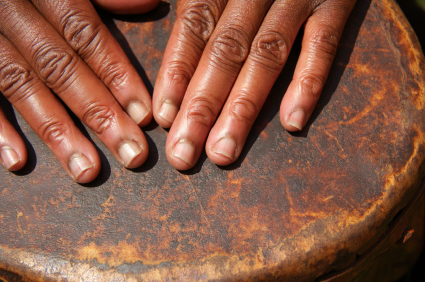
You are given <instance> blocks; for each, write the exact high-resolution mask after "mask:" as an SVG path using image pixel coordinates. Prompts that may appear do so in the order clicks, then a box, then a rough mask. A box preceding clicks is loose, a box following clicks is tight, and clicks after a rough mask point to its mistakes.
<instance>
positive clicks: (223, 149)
mask: <svg viewBox="0 0 425 282" xmlns="http://www.w3.org/2000/svg"><path fill="white" fill-rule="evenodd" d="M182 2H183V3H182V4H181V7H180V9H179V13H178V19H177V21H176V23H175V25H174V29H173V32H172V34H171V37H170V40H169V43H168V46H167V49H166V51H165V54H164V58H163V62H162V66H161V69H160V72H159V76H158V80H157V82H156V84H155V90H154V97H153V114H154V118H155V120H156V121H157V122H158V124H159V125H161V126H163V127H170V126H171V129H170V132H169V135H168V139H167V144H166V154H167V158H168V160H169V161H170V163H171V164H172V165H173V166H174V167H175V168H177V169H181V170H185V169H189V168H191V167H193V166H194V164H195V163H196V161H197V160H198V158H199V156H200V154H201V152H202V149H203V146H204V144H205V142H206V152H207V154H208V157H209V158H210V160H211V161H212V162H214V163H216V164H218V165H228V164H230V163H232V162H234V161H235V160H236V159H237V158H238V157H239V154H240V153H241V151H242V147H243V146H244V143H245V140H246V137H247V135H248V133H249V131H250V129H251V127H252V125H253V123H254V121H255V119H256V117H257V115H258V113H259V111H260V109H261V107H262V105H263V103H264V101H265V99H266V97H267V95H268V93H269V92H270V90H271V88H272V86H273V84H274V82H275V81H276V79H277V77H278V76H279V74H280V72H281V70H282V69H283V66H284V65H285V62H286V59H287V57H288V55H289V52H290V50H291V47H292V45H293V42H294V40H295V38H296V36H297V33H298V31H299V30H300V28H301V27H302V26H303V24H305V27H304V38H303V42H302V50H301V55H300V57H299V60H298V64H297V67H296V70H295V73H294V77H293V80H292V82H291V84H290V86H289V88H288V90H287V93H286V94H285V96H284V98H283V101H282V104H281V108H280V120H281V123H282V125H283V126H284V127H285V128H286V129H287V130H289V131H297V130H301V129H302V128H303V126H304V125H305V124H306V122H307V121H308V119H309V117H310V115H311V113H312V112H313V109H314V107H315V104H316V103H317V101H318V99H319V96H320V93H321V91H322V88H323V86H324V84H325V81H326V79H327V76H328V73H329V70H330V67H331V65H332V61H333V59H334V56H335V53H336V50H337V45H338V42H339V39H340V37H341V34H342V31H343V29H344V25H345V22H346V20H347V18H348V16H349V14H350V12H351V10H352V8H353V6H354V4H355V2H356V0H252V1H246V0H184V1H182ZM220 111H221V113H220ZM219 113H220V115H219ZM218 115H219V116H218ZM207 137H208V139H207Z"/></svg>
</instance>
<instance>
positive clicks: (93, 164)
mask: <svg viewBox="0 0 425 282" xmlns="http://www.w3.org/2000/svg"><path fill="white" fill-rule="evenodd" d="M87 155H88V156H87ZM67 171H68V174H69V175H70V176H71V178H72V179H74V180H75V182H78V183H89V182H91V181H93V180H94V179H95V178H96V177H97V176H98V174H99V172H100V159H99V156H98V155H97V153H96V154H95V155H92V154H89V153H88V152H85V153H84V154H83V153H75V154H73V155H72V156H71V158H70V159H69V162H68V170H67Z"/></svg>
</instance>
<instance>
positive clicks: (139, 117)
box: [127, 101, 152, 127]
mask: <svg viewBox="0 0 425 282" xmlns="http://www.w3.org/2000/svg"><path fill="white" fill-rule="evenodd" d="M127 113H128V115H129V116H130V117H131V119H132V120H134V121H135V122H136V124H137V125H139V126H140V127H144V126H147V125H148V124H149V123H150V122H151V121H152V110H151V109H150V108H149V107H148V106H147V105H146V104H145V103H142V102H140V101H133V102H131V103H130V104H129V105H128V107H127Z"/></svg>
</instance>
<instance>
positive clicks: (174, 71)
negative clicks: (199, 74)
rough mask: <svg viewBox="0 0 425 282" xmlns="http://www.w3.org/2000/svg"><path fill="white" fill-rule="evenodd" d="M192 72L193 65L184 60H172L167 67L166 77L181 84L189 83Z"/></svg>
mask: <svg viewBox="0 0 425 282" xmlns="http://www.w3.org/2000/svg"><path fill="white" fill-rule="evenodd" d="M193 72H194V70H193V67H192V66H191V65H190V64H188V63H187V62H184V61H179V62H172V63H170V65H169V66H168V68H167V75H168V77H169V78H170V79H171V80H172V81H174V82H177V83H181V84H189V81H190V80H191V78H192V75H193Z"/></svg>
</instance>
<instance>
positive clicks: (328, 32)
mask: <svg viewBox="0 0 425 282" xmlns="http://www.w3.org/2000/svg"><path fill="white" fill-rule="evenodd" d="M355 2H356V1H355V0H346V1H336V0H328V1H326V2H325V3H323V4H322V5H320V6H319V7H318V8H317V9H316V10H315V11H314V12H313V14H312V15H311V17H310V18H309V19H308V20H307V22H306V26H305V31H304V37H303V43H302V46H303V47H302V49H301V54H300V57H299V59H298V63H297V66H296V68H295V73H294V77H293V80H292V82H291V84H290V85H289V87H288V90H287V92H286V94H285V96H284V97H283V100H282V104H281V107H280V121H281V123H282V125H283V126H284V127H285V128H286V129H287V130H289V131H298V130H301V129H302V128H303V127H304V125H305V124H306V123H307V121H308V119H309V118H310V115H311V113H312V112H313V110H314V107H315V105H316V103H317V101H318V100H319V97H320V94H321V92H322V89H323V86H324V85H325V82H326V79H327V77H328V74H329V70H330V68H331V66H332V62H333V59H334V57H335V54H336V50H337V47H338V42H339V39H340V38H341V35H342V31H343V29H344V25H345V22H346V21H347V18H348V16H349V14H350V12H351V10H352V8H353V6H354V4H355Z"/></svg>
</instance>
